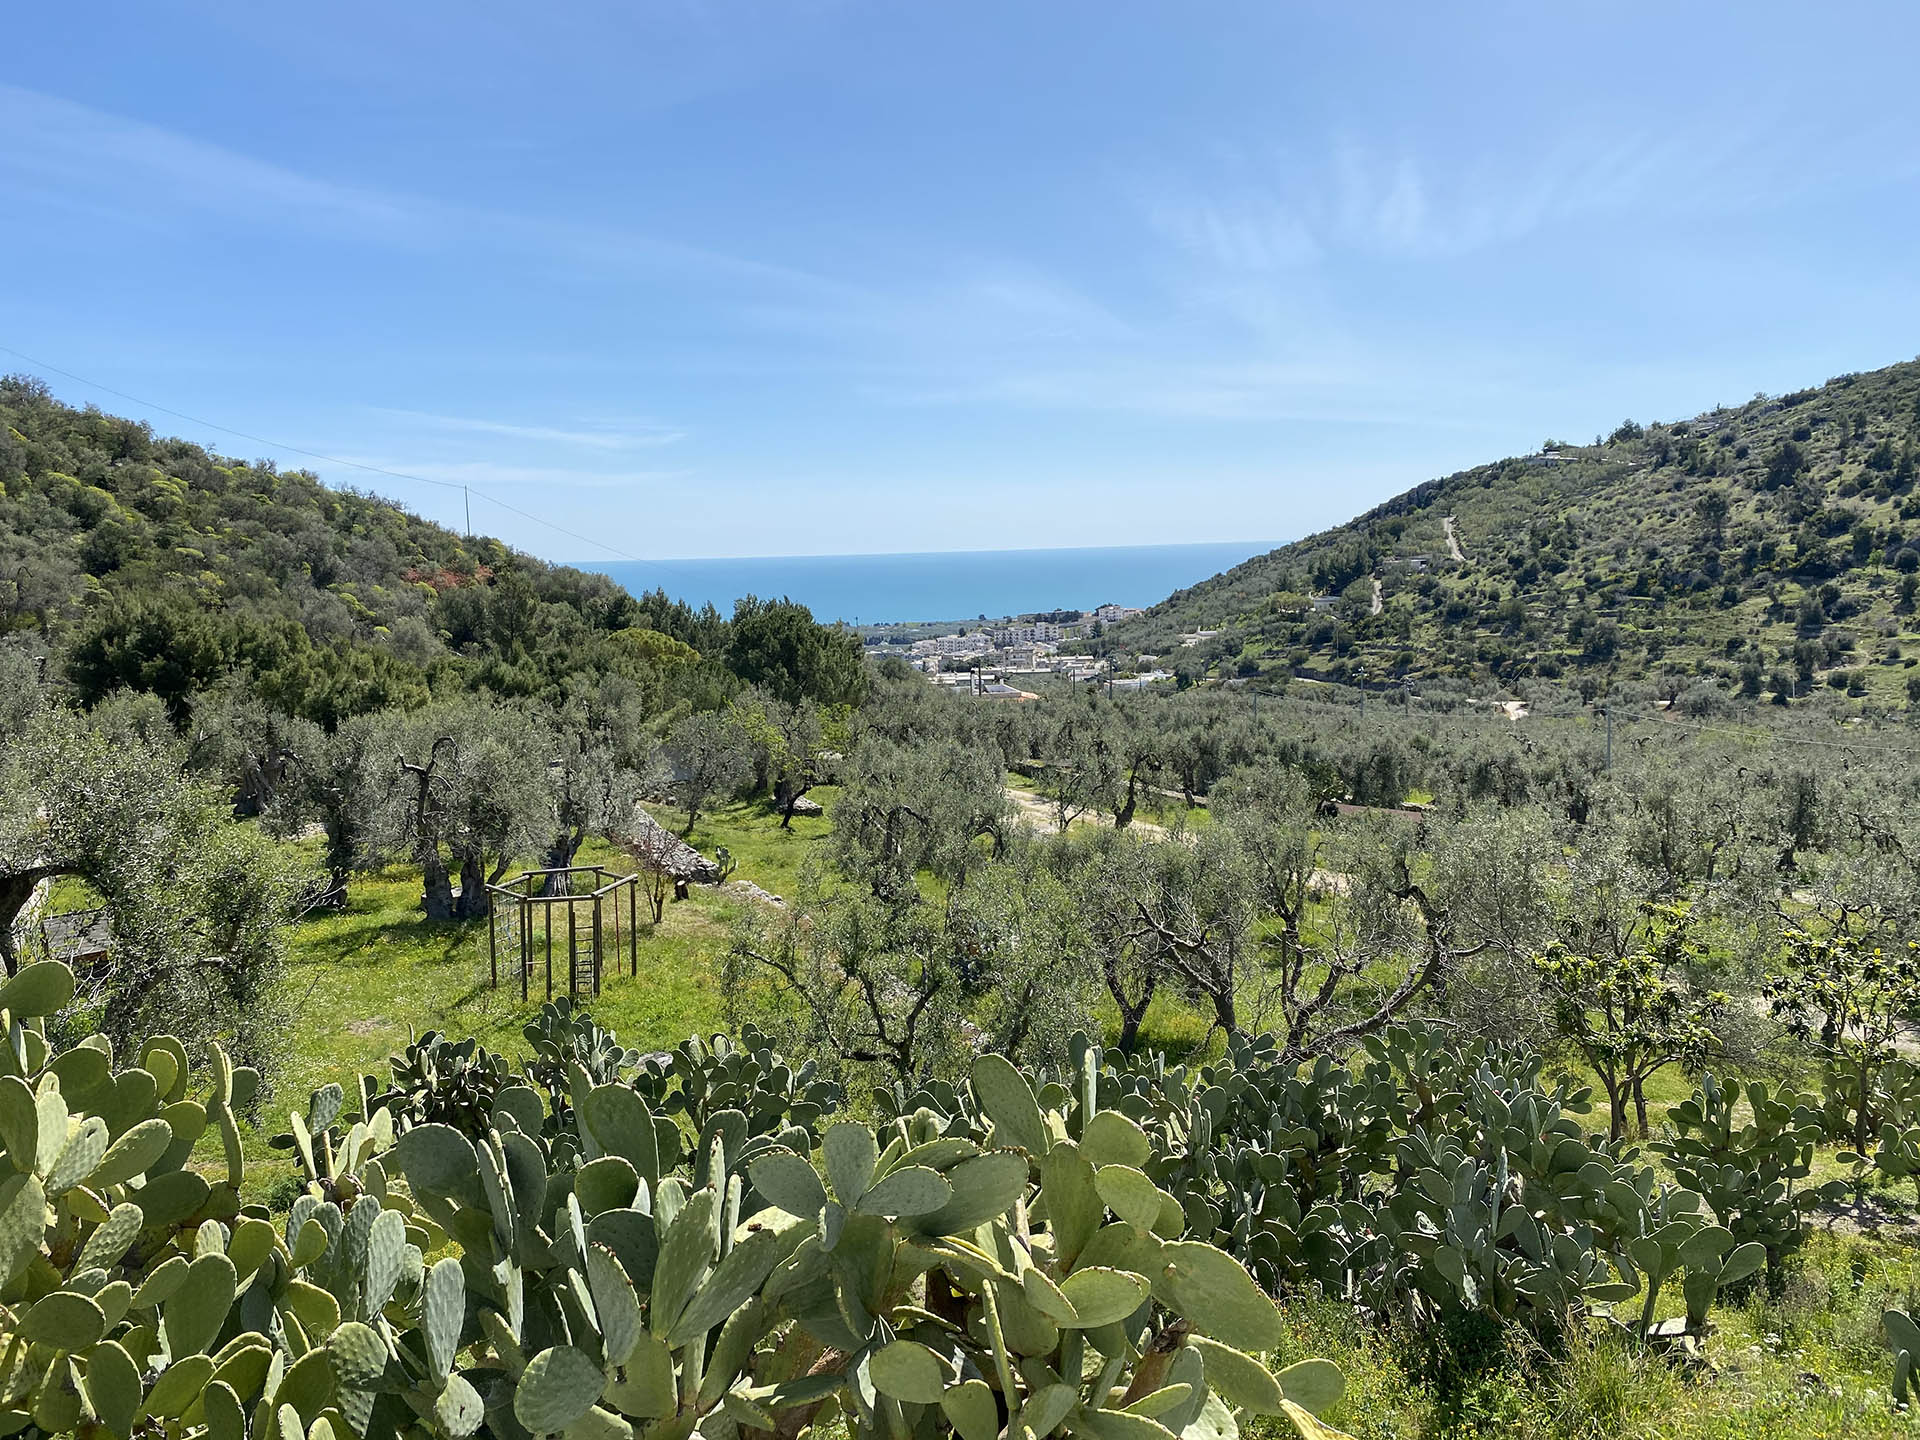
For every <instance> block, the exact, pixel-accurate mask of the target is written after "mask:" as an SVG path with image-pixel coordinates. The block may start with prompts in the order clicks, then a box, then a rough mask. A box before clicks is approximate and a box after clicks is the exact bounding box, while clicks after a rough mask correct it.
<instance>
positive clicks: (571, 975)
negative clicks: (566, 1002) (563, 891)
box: [567, 895, 579, 995]
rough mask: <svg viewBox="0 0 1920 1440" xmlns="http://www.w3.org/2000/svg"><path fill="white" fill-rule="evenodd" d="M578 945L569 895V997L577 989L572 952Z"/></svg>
mask: <svg viewBox="0 0 1920 1440" xmlns="http://www.w3.org/2000/svg"><path fill="white" fill-rule="evenodd" d="M578 945H579V941H578V940H577V939H576V938H575V936H574V920H573V896H571V895H569V896H567V994H569V995H571V994H573V993H574V991H575V990H577V989H578V988H579V986H578V982H577V981H576V980H575V979H574V968H575V965H576V962H575V960H574V950H575V949H576V947H577V946H578Z"/></svg>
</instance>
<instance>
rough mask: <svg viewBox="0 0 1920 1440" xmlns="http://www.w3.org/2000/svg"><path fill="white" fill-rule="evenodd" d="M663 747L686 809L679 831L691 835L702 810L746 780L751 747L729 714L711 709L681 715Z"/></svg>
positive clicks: (681, 802)
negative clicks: (685, 815)
mask: <svg viewBox="0 0 1920 1440" xmlns="http://www.w3.org/2000/svg"><path fill="white" fill-rule="evenodd" d="M665 748H666V759H667V763H668V765H669V766H670V767H671V768H672V775H673V780H672V788H673V793H674V796H675V798H676V799H677V800H678V801H679V803H680V806H681V808H682V809H684V810H685V811H686V812H687V824H686V828H685V829H684V830H683V831H682V832H681V833H682V834H685V835H691V834H692V833H693V827H694V824H695V822H697V821H698V820H699V818H700V812H701V811H702V810H705V809H706V808H707V807H708V805H709V804H710V803H712V802H713V801H714V800H716V799H723V798H725V797H727V796H730V795H732V794H733V793H734V792H735V791H736V790H738V789H739V788H740V786H741V785H743V784H744V783H745V782H746V779H747V776H748V774H749V773H750V771H751V769H752V749H751V746H750V744H749V742H748V740H747V737H746V735H745V734H744V733H742V731H741V729H740V726H739V725H738V724H737V723H736V722H735V720H734V718H733V717H732V716H731V715H727V714H718V713H715V712H713V711H696V712H695V713H694V714H691V715H686V716H683V717H682V718H681V719H680V720H679V721H678V722H677V723H676V724H675V725H674V727H673V729H672V730H671V731H669V732H668V734H667V743H666V747H665Z"/></svg>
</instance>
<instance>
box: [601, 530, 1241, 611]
mask: <svg viewBox="0 0 1920 1440" xmlns="http://www.w3.org/2000/svg"><path fill="white" fill-rule="evenodd" d="M1274 543H1275V542H1272V541H1265V540H1236V541H1223V542H1220V543H1216V544H1208V545H1109V546H1098V547H1089V548H1085V549H1074V550H952V551H942V552H935V553H931V554H921V555H769V556H763V557H760V558H753V559H727V560H663V561H658V562H654V561H634V560H609V561H591V562H587V561H578V562H575V563H576V564H578V565H579V567H580V568H581V569H582V570H597V571H599V572H600V573H601V574H603V575H610V576H612V577H613V578H614V579H615V580H618V581H619V582H620V583H621V584H622V585H624V586H625V587H626V588H627V589H628V590H630V591H632V592H633V593H634V594H636V595H637V594H640V593H641V592H642V591H646V590H653V589H662V590H665V591H666V592H667V593H668V594H669V595H672V596H674V597H676V598H678V599H682V600H687V601H690V602H691V603H693V604H695V605H704V604H708V603H711V604H712V605H713V606H714V607H715V608H716V609H718V610H720V611H721V612H722V613H723V614H728V613H731V612H732V609H733V602H734V601H735V600H737V599H739V598H740V597H741V596H742V595H749V594H751V595H758V596H761V597H762V598H769V597H771V598H779V597H783V596H784V597H786V598H789V599H793V600H798V601H800V602H801V603H802V604H804V605H806V606H808V607H809V608H810V609H811V610H812V611H813V613H814V617H815V618H816V619H820V620H846V621H849V622H854V621H860V622H865V623H868V624H873V623H879V622H885V621H898V620H973V619H976V618H978V617H980V616H985V617H987V618H988V619H998V618H1000V617H1001V616H1002V615H1023V614H1031V613H1033V612H1035V611H1043V610H1091V609H1093V608H1094V606H1096V605H1104V604H1114V605H1140V606H1146V605H1152V604H1154V603H1156V602H1157V601H1161V600H1164V599H1166V598H1167V596H1169V595H1171V594H1172V593H1173V592H1174V591H1175V590H1181V589H1185V588H1186V587H1187V586H1189V585H1192V584H1195V583H1196V582H1198V581H1201V580H1205V579H1206V578H1207V577H1208V576H1210V575H1215V574H1218V573H1219V572H1220V571H1222V570H1226V569H1230V568H1232V567H1233V566H1235V565H1238V564H1239V563H1240V562H1241V561H1242V560H1246V559H1248V558H1250V557H1252V556H1254V555H1264V554H1265V553H1266V552H1267V551H1269V550H1271V549H1273V548H1274Z"/></svg>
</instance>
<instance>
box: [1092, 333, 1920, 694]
mask: <svg viewBox="0 0 1920 1440" xmlns="http://www.w3.org/2000/svg"><path fill="white" fill-rule="evenodd" d="M1916 448H1920V362H1910V363H1906V364H1901V365H1894V366H1890V367H1888V368H1886V369H1884V370H1877V371H1873V372H1871V373H1867V374H1856V375H1840V376H1836V377H1834V378H1833V379H1831V380H1829V381H1827V382H1826V383H1825V384H1824V385H1820V386H1816V387H1814V388H1812V389H1808V390H1800V391H1795V392H1794V393H1792V394H1787V395H1772V396H1769V395H1757V396H1755V397H1754V398H1753V399H1752V400H1750V401H1748V402H1747V403H1746V404H1744V405H1739V406H1732V407H1723V408H1719V409H1715V410H1712V411H1709V412H1708V413H1706V414H1704V415H1698V416H1695V417H1693V418H1692V419H1690V420H1682V421H1674V422H1668V423H1641V422H1638V421H1633V420H1628V421H1625V422H1623V423H1621V424H1620V425H1619V426H1617V427H1616V428H1615V429H1614V430H1613V431H1612V432H1611V433H1610V434H1608V435H1605V436H1597V437H1595V439H1594V440H1593V442H1592V443H1591V444H1574V443H1569V442H1563V441H1557V440H1548V441H1547V442H1545V443H1544V444H1543V445H1542V446H1541V448H1540V450H1539V451H1537V452H1536V453H1534V454H1532V455H1527V456H1518V457H1512V458H1509V459H1505V460H1500V461H1496V462H1494V463H1492V464H1487V465H1481V466H1477V467H1475V468H1473V469H1471V470H1465V471H1461V472H1460V473H1458V474H1454V475H1448V476H1445V477H1443V478H1441V479H1438V480H1432V481H1428V482H1426V483H1424V484H1421V485H1418V486H1415V487H1414V488H1413V489H1412V490H1409V491H1407V492H1406V493H1405V494H1403V495H1398V496H1396V497H1394V498H1393V499H1391V500H1389V501H1387V502H1386V503H1385V504H1383V505H1379V506H1377V507H1375V508H1374V509H1372V510H1370V511H1368V512H1367V513H1366V514H1364V515H1362V516H1360V517H1358V518H1357V519H1355V520H1352V521H1349V522H1348V523H1347V524H1345V525H1341V526H1338V527H1336V528H1334V529H1332V530H1328V531H1324V532H1322V533H1320V534H1318V535H1313V536H1309V537H1308V538H1306V539H1304V540H1300V541H1297V542H1295V543H1294V544H1291V545H1286V546H1283V547H1281V548H1280V549H1278V550H1274V551H1272V552H1270V553H1269V554H1266V555H1262V556H1258V557H1256V558H1254V559H1252V560H1249V561H1247V562H1246V563H1245V564H1242V565H1239V566H1236V567H1235V568H1233V569H1232V570H1229V571H1226V572H1225V573H1223V574H1220V575H1216V576H1214V577H1213V578H1212V579H1209V580H1205V581H1202V582H1201V583H1200V584H1198V585H1195V586H1192V587H1191V588H1189V589H1186V590H1182V591H1179V592H1178V593H1176V594H1174V595H1172V596H1170V597H1169V598H1168V599H1166V600H1165V601H1163V602H1161V603H1160V604H1158V605H1156V606H1154V607H1153V608H1152V609H1151V610H1149V611H1148V612H1147V614H1145V615H1144V616H1142V617H1141V618H1139V619H1138V620H1135V621H1132V622H1129V623H1127V624H1125V625H1122V626H1120V627H1118V628H1117V629H1116V631H1115V632H1114V634H1113V635H1112V636H1110V637H1108V643H1110V644H1112V645H1114V646H1116V647H1117V648H1120V649H1123V650H1131V651H1133V652H1136V653H1139V652H1144V653H1152V654H1159V655H1162V656H1168V655H1170V656H1172V657H1174V658H1175V659H1176V660H1177V662H1178V666H1179V669H1180V671H1181V673H1182V675H1183V676H1184V678H1186V679H1188V680H1194V679H1198V678H1201V677H1203V676H1215V677H1228V678H1230V677H1241V678H1259V677H1264V678H1266V679H1270V680H1277V679H1279V678H1281V677H1292V676H1306V677H1310V678H1319V679H1325V680H1331V681H1340V682H1356V683H1361V684H1372V685H1385V686H1390V687H1397V686H1399V685H1400V684H1402V683H1404V682H1423V681H1431V680H1435V679H1439V678H1441V677H1448V678H1452V679H1456V680H1460V681H1465V682H1470V683H1474V684H1478V685H1487V686H1508V687H1511V686H1512V685H1514V684H1515V683H1517V682H1519V681H1522V680H1525V679H1528V678H1534V677H1537V678H1542V679H1548V680H1560V681H1562V682H1563V683H1567V684H1572V685H1575V686H1577V687H1578V688H1580V689H1582V690H1584V691H1590V692H1594V693H1598V692H1601V691H1604V690H1605V688H1606V687H1607V685H1608V684H1609V683H1610V682H1611V681H1613V680H1614V679H1616V678H1621V677H1628V676H1631V677H1633V678H1655V677H1660V678H1661V680H1662V683H1664V684H1666V685H1667V686H1668V688H1670V689H1672V690H1673V691H1674V692H1675V694H1678V693H1679V692H1680V691H1681V690H1684V689H1685V688H1687V687H1689V686H1692V685H1696V684H1698V683H1700V682H1703V681H1704V682H1708V683H1710V684H1711V685H1713V686H1715V687H1717V688H1719V689H1721V690H1727V689H1731V690H1737V691H1740V692H1742V693H1744V694H1746V695H1747V696H1749V697H1754V698H1758V697H1766V698H1769V699H1778V700H1779V701H1781V702H1783V703H1791V702H1792V701H1793V700H1795V699H1798V698H1802V697H1804V696H1806V695H1807V694H1809V693H1810V692H1811V691H1812V690H1813V689H1814V687H1816V686H1819V687H1826V688H1829V689H1832V690H1836V691H1840V692H1842V693H1845V694H1849V695H1852V696H1854V697H1856V698H1866V697H1869V696H1871V697H1875V698H1877V699H1878V700H1880V701H1882V702H1889V703H1896V704H1905V703H1908V702H1909V701H1910V700H1911V699H1912V698H1913V697H1914V696H1915V695H1920V670H1916V669H1915V668H1914V667H1915V664H1916V659H1920V622H1917V621H1916V620H1915V618H1914V612H1915V600H1916V592H1917V591H1920V494H1916V493H1915V489H1914V480H1915V469H1916ZM1376 601H1377V603H1376ZM1201 631H1213V632H1217V633H1215V634H1212V635H1209V636H1203V637H1202V638H1200V639H1198V640H1197V641H1192V643H1188V644H1184V645H1183V644H1182V637H1183V636H1185V637H1188V639H1189V640H1191V638H1192V637H1193V636H1194V635H1195V634H1196V633H1197V632H1201Z"/></svg>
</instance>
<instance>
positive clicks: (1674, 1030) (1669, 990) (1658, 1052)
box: [1534, 905, 1728, 1140]
mask: <svg viewBox="0 0 1920 1440" xmlns="http://www.w3.org/2000/svg"><path fill="white" fill-rule="evenodd" d="M1638 938H1639V939H1640V940H1641V942H1642V943H1641V944H1639V945H1637V946H1634V947H1632V948H1629V949H1624V950H1620V951H1600V950H1595V951H1589V952H1585V953H1582V952H1579V951H1575V950H1572V949H1569V948H1568V947H1567V946H1565V945H1564V944H1561V943H1560V942H1558V941H1556V942H1555V943H1554V944H1553V945H1552V946H1551V947H1550V948H1549V949H1548V950H1547V951H1546V952H1545V953H1543V954H1542V955H1540V956H1539V957H1538V958H1537V959H1536V960H1535V962H1534V963H1535V967H1536V969H1537V970H1538V972H1539V975H1540V979H1541V981H1542V983H1543V984H1544V985H1545V986H1546V987H1547V989H1548V991H1549V993H1550V994H1551V995H1552V996H1553V999H1554V1003H1555V1013H1556V1017H1557V1019H1558V1022H1559V1027H1560V1033H1561V1034H1562V1035H1563V1036H1564V1037H1565V1038H1566V1039H1567V1040H1569V1041H1571V1042H1572V1043H1573V1045H1574V1046H1576V1047H1577V1048H1578V1049H1579V1051H1580V1053H1581V1054H1582V1055H1584V1056H1585V1057H1586V1059H1587V1063H1588V1064H1589V1065H1591V1066H1592V1067H1593V1070H1594V1073H1595V1074H1597V1075H1598V1076H1599V1077H1600V1083H1601V1085H1602V1086H1603V1087H1604V1088H1605V1090H1606V1092H1607V1116H1608V1134H1609V1135H1610V1136H1611V1138H1613V1139H1615V1140H1619V1139H1623V1138H1624V1137H1625V1136H1626V1133H1627V1117H1628V1107H1629V1105H1632V1106H1633V1107H1634V1109H1635V1114H1634V1119H1635V1121H1636V1122H1637V1124H1638V1126H1639V1130H1640V1133H1641V1135H1643V1136H1644V1135H1646V1134H1647V1133H1648V1129H1647V1108H1646V1098H1645V1093H1644V1087H1645V1083H1646V1081H1647V1080H1648V1079H1650V1078H1651V1077H1652V1076H1654V1075H1656V1074H1658V1073H1659V1072H1660V1071H1662V1070H1664V1069H1666V1068H1667V1067H1668V1066H1669V1065H1685V1066H1688V1067H1695V1066H1698V1065H1700V1064H1701V1063H1703V1062H1704V1061H1705V1060H1706V1058H1707V1057H1708V1056H1709V1055H1711V1054H1712V1053H1713V1050H1714V1047H1715V1045H1716V1043H1717V1039H1716V1036H1715V1033H1714V1029H1713V1025H1712V1020H1713V1016H1714V1014H1715V1013H1716V1012H1717V1011H1718V1010H1720V1009H1721V1008H1722V1007H1724V1006H1725V1005H1726V1004H1727V1003H1728V1001H1727V997H1726V996H1725V995H1723V994H1720V993H1718V992H1708V993H1702V992H1700V991H1698V990H1697V989H1695V987H1694V986H1693V985H1692V984H1691V982H1690V979H1689V977H1688V974H1687V972H1688V969H1689V967H1690V966H1691V965H1693V964H1694V963H1696V962H1697V961H1698V959H1699V958H1700V946H1699V943H1698V942H1697V940H1696V939H1695V937H1694V935H1693V933H1692V926H1691V924H1690V915H1689V912H1688V909H1687V907H1686V906H1684V905H1666V906H1659V907H1652V908H1650V909H1649V911H1648V912H1647V914H1646V915H1645V919H1644V924H1643V925H1642V926H1641V927H1640V928H1639V935H1638Z"/></svg>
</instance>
